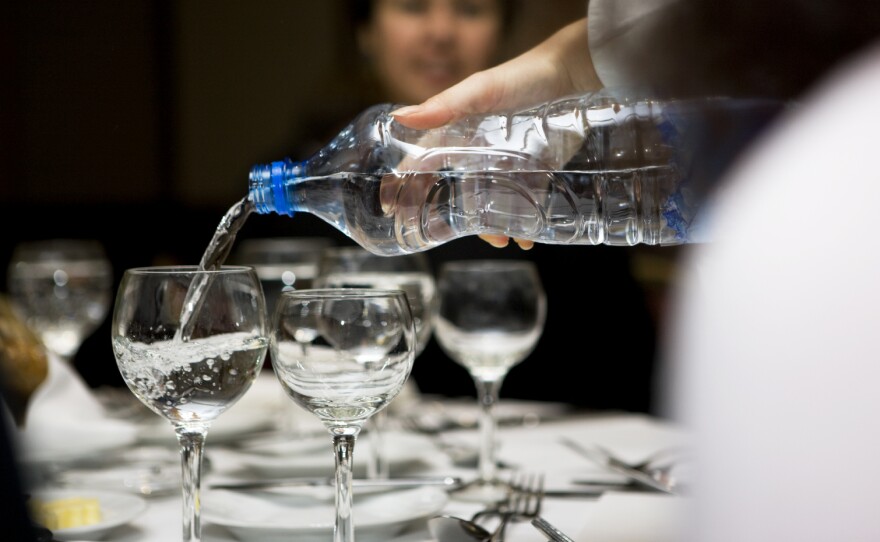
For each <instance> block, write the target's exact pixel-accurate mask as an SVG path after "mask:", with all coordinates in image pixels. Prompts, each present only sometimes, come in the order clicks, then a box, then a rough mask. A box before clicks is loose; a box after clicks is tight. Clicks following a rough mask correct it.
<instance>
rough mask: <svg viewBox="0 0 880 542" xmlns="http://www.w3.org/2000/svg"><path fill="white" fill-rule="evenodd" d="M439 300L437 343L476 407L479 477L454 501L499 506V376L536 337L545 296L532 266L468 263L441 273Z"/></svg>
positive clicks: (456, 264) (446, 266)
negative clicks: (461, 372) (463, 376)
mask: <svg viewBox="0 0 880 542" xmlns="http://www.w3.org/2000/svg"><path fill="white" fill-rule="evenodd" d="M437 297H438V299H439V309H438V312H437V316H436V319H435V321H434V336H435V337H436V338H437V342H438V343H439V344H440V347H441V349H442V350H443V351H444V352H445V353H446V355H448V356H449V357H450V358H452V359H453V360H454V361H455V362H456V363H458V364H459V365H461V366H463V367H464V368H465V369H467V371H468V373H470V375H471V377H472V378H473V379H474V383H475V385H476V388H477V397H478V401H479V405H480V407H481V412H480V438H481V442H480V453H479V477H478V479H477V480H476V481H475V482H474V483H473V484H469V485H468V486H467V487H465V488H463V489H462V490H461V491H459V492H457V493H456V496H458V497H460V498H463V499H466V500H477V501H481V502H490V501H496V500H499V499H502V498H503V497H504V495H505V494H506V492H507V489H508V488H507V484H506V482H503V481H502V480H500V479H499V478H498V476H497V474H496V462H495V429H496V420H495V414H494V409H495V405H496V403H497V402H498V396H499V392H500V390H501V384H502V382H503V380H504V377H505V376H506V375H507V373H508V371H509V370H510V368H511V367H513V366H514V365H516V364H518V363H520V362H521V361H522V360H524V359H525V358H526V357H527V356H528V355H529V354H530V353H531V352H532V350H533V349H534V347H535V345H536V344H537V342H538V339H539V338H540V336H541V333H542V331H543V328H544V320H545V317H546V313H547V299H546V295H545V293H544V289H543V286H542V285H541V279H540V277H539V276H538V271H537V268H536V267H535V265H534V264H533V263H532V262H530V261H527V260H466V261H449V262H445V263H443V264H442V265H441V266H440V268H439V271H438V275H437Z"/></svg>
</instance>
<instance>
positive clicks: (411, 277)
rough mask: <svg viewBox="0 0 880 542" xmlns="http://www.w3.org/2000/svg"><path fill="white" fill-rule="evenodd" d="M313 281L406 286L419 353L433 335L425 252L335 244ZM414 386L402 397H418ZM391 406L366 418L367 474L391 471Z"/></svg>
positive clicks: (379, 475)
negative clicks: (379, 251) (387, 438)
mask: <svg viewBox="0 0 880 542" xmlns="http://www.w3.org/2000/svg"><path fill="white" fill-rule="evenodd" d="M314 284H315V286H316V287H320V288H379V289H387V290H403V291H404V292H405V293H406V297H407V300H408V301H409V305H410V309H411V310H412V315H413V320H414V322H415V326H416V352H415V356H416V357H418V356H419V354H420V353H421V352H422V350H424V349H425V346H426V345H427V344H428V341H429V340H430V339H431V329H432V325H433V324H432V321H433V317H434V313H435V312H436V310H437V296H436V285H435V282H434V274H433V272H432V271H431V263H430V261H429V260H428V258H427V256H425V254H424V253H421V252H417V253H413V254H406V255H402V256H378V255H376V254H373V253H372V252H369V251H367V250H366V249H364V248H361V247H359V246H346V247H332V248H329V249H326V250H324V251H323V252H322V254H321V258H320V260H319V262H318V273H317V276H316V277H315V281H314ZM415 387H416V385H415V382H413V381H412V380H408V381H407V384H406V386H404V389H403V391H402V392H401V397H403V396H407V397H408V398H415V397H417V396H418V390H417V389H415ZM389 410H391V409H386V410H382V411H381V412H378V413H376V415H375V416H373V417H371V418H370V419H369V420H368V421H367V437H368V438H369V439H370V451H371V454H370V460H369V461H368V462H367V477H368V478H388V476H389V474H390V472H389V467H388V461H387V460H386V457H385V453H384V450H385V445H384V442H383V440H384V439H383V438H382V434H383V432H384V427H385V417H386V415H388V414H387V413H388V412H389Z"/></svg>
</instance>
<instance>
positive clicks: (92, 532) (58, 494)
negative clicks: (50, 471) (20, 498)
mask: <svg viewBox="0 0 880 542" xmlns="http://www.w3.org/2000/svg"><path fill="white" fill-rule="evenodd" d="M72 497H82V498H86V499H89V498H94V499H98V502H99V503H100V506H101V518H102V519H101V522H100V523H95V524H93V525H83V526H81V527H71V528H69V529H55V530H53V531H52V534H54V535H55V537H56V538H58V539H59V540H102V539H104V537H106V535H107V534H108V533H109V532H110V531H111V530H113V529H115V528H116V527H119V526H121V525H125V524H126V523H128V522H130V521H132V520H133V519H135V518H136V517H138V516H139V515H140V514H141V513H143V512H144V510H146V509H147V501H145V500H144V499H143V498H141V497H138V496H137V495H132V494H131V493H123V492H120V491H100V490H92V489H45V490H38V491H34V493H33V498H39V499H41V500H44V501H51V500H55V499H69V498H72Z"/></svg>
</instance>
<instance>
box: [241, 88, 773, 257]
mask: <svg viewBox="0 0 880 542" xmlns="http://www.w3.org/2000/svg"><path fill="white" fill-rule="evenodd" d="M396 107H397V106H396V105H393V104H381V105H377V106H373V107H371V108H369V109H367V110H366V111H364V112H362V113H361V114H360V115H359V116H358V117H356V118H355V119H354V120H353V121H352V122H351V123H350V124H349V125H348V126H347V127H346V128H345V129H344V130H343V131H342V132H340V133H339V134H338V135H337V136H336V137H335V138H334V139H333V141H332V142H330V143H329V144H328V145H327V146H326V147H325V148H323V149H322V150H320V151H318V152H317V153H316V154H314V155H313V156H311V157H310V158H308V159H306V160H304V161H299V162H297V161H293V160H290V159H284V160H281V161H277V162H272V163H270V164H260V165H256V166H254V167H253V168H252V169H251V172H250V183H249V188H250V190H249V194H248V199H249V200H250V202H251V203H252V204H253V205H254V209H255V211H256V212H257V213H262V214H265V213H270V212H274V213H279V214H286V215H290V216H293V215H294V214H295V213H297V212H307V213H311V214H313V215H316V216H318V217H320V218H322V219H323V220H324V221H326V222H328V223H329V224H331V225H333V226H334V227H336V228H337V229H339V230H340V231H341V232H343V233H344V234H346V235H347V236H349V237H350V238H352V239H353V240H354V241H356V242H357V243H358V244H360V245H361V246H363V247H364V248H366V249H367V250H369V251H371V252H373V253H376V254H380V255H387V256H391V255H397V254H404V253H411V252H419V251H423V250H427V249H430V248H432V247H435V246H437V245H439V244H442V243H446V242H448V241H451V240H454V239H457V238H460V237H463V236H466V235H476V234H500V235H506V236H509V237H515V238H522V239H530V240H532V241H535V242H537V243H551V244H561V245H598V244H606V245H635V244H640V243H642V244H650V245H677V244H682V243H689V242H695V241H698V240H702V238H701V236H704V235H705V232H701V231H700V227H701V216H700V210H701V209H700V207H701V205H700V204H701V203H702V201H703V200H704V199H705V197H706V195H707V193H708V192H709V191H710V190H711V187H712V185H713V183H714V182H715V177H717V175H718V173H719V172H720V171H721V170H722V169H723V166H724V165H726V164H727V163H728V162H729V161H730V160H731V159H732V158H733V157H734V156H735V154H736V152H737V151H738V150H739V149H740V148H741V147H743V146H744V144H745V143H746V142H748V141H749V140H750V139H751V137H752V136H753V135H754V134H755V133H756V131H757V130H758V129H759V128H760V127H762V126H763V125H764V123H765V122H766V121H767V120H769V119H770V118H771V117H772V116H773V114H774V113H775V112H777V111H778V110H779V108H780V104H778V103H776V102H773V101H769V100H745V99H738V100H731V99H721V98H712V99H699V100H682V101H657V100H652V99H649V98H644V97H638V95H635V94H633V93H626V92H621V91H612V90H605V91H601V92H595V93H587V94H583V95H577V96H571V97H567V98H563V99H559V100H556V101H552V102H549V103H545V104H542V105H540V106H538V107H534V108H531V109H528V110H525V111H518V112H513V113H505V114H489V115H477V116H471V117H467V118H464V119H462V120H461V121H459V122H456V123H453V124H449V125H446V126H443V127H440V128H435V129H430V130H413V129H410V128H407V127H405V126H403V125H401V124H399V123H397V122H396V121H395V120H394V118H393V117H392V116H391V115H390V112H391V111H393V110H394V109H395V108H396Z"/></svg>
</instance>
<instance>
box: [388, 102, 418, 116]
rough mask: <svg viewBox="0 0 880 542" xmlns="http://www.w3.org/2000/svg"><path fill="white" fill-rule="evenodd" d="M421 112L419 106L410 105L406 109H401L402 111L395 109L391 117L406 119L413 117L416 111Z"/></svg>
mask: <svg viewBox="0 0 880 542" xmlns="http://www.w3.org/2000/svg"><path fill="white" fill-rule="evenodd" d="M418 110H419V106H417V105H408V106H406V107H401V108H400V109H395V110H394V111H392V112H391V115H392V116H394V117H405V116H407V115H412V114H413V113H415V112H416V111H418Z"/></svg>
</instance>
